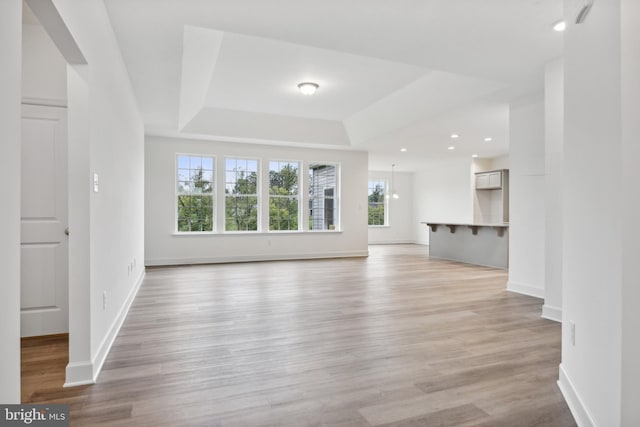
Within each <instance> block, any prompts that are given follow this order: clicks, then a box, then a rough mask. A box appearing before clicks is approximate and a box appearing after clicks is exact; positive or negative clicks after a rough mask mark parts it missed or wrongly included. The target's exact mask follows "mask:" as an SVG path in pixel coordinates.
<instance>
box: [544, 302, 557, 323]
mask: <svg viewBox="0 0 640 427" xmlns="http://www.w3.org/2000/svg"><path fill="white" fill-rule="evenodd" d="M542 317H543V318H545V319H549V320H554V321H556V322H562V308H560V307H555V306H553V305H548V304H545V305H543V306H542Z"/></svg>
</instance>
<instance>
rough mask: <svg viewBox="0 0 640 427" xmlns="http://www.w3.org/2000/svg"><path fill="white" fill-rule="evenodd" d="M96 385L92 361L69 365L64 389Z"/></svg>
mask: <svg viewBox="0 0 640 427" xmlns="http://www.w3.org/2000/svg"><path fill="white" fill-rule="evenodd" d="M95 383H96V382H95V380H94V378H93V363H91V362H90V361H87V362H71V363H69V364H68V365H67V370H66V373H65V382H64V385H63V387H76V386H79V385H87V384H95Z"/></svg>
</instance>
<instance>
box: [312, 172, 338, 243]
mask: <svg viewBox="0 0 640 427" xmlns="http://www.w3.org/2000/svg"><path fill="white" fill-rule="evenodd" d="M312 166H333V167H335V170H336V172H335V175H336V180H335V187H327V186H322V196H321V197H319V198H321V199H322V200H323V206H324V200H325V196H324V195H325V194H326V190H327V189H333V197H332V198H331V199H332V200H333V211H334V212H335V215H334V219H333V226H334V228H333V229H331V228H322V229H314V228H312V227H310V225H309V224H310V223H312V221H313V217H312V211H313V209H312V206H313V198H312V197H311V187H312V184H313V182H312V178H311V176H310V173H309V172H310V170H311V167H312ZM341 167H342V165H341V163H340V162H335V161H308V162H305V165H304V168H305V169H304V170H305V172H304V174H305V177H304V179H305V181H306V185H305V188H304V191H305V195H304V197H305V199H306V202H307V203H306V204H305V208H306V209H307V210H305V217H304V219H303V222H304V227H308V228H307V229H306V231H309V232H313V233H316V232H317V233H335V232H341V231H342V223H341V219H342V218H341V217H342V215H341V210H342V203H341V200H340V199H341V191H342V182H341V177H342V171H341Z"/></svg>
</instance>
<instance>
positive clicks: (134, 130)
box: [54, 0, 144, 383]
mask: <svg viewBox="0 0 640 427" xmlns="http://www.w3.org/2000/svg"><path fill="white" fill-rule="evenodd" d="M54 4H55V6H56V7H57V9H58V11H59V13H60V16H61V17H62V19H63V21H64V23H65V24H66V26H67V27H68V29H69V30H70V32H71V34H72V35H73V38H74V39H75V41H76V43H77V44H78V46H79V48H80V50H81V51H82V53H83V54H84V57H85V58H86V60H87V62H88V65H87V66H86V70H84V73H86V76H85V82H86V83H85V84H87V85H88V86H87V88H86V89H85V90H86V91H88V124H89V127H88V130H87V131H88V141H87V142H86V143H88V144H89V163H90V164H89V165H88V170H89V171H91V172H95V173H98V174H99V181H100V190H99V192H98V193H94V192H92V191H91V190H92V184H91V182H90V181H89V182H85V187H84V188H85V191H86V192H90V198H89V212H90V217H89V236H90V240H89V245H90V247H89V248H88V253H89V265H90V277H89V280H90V284H89V287H90V294H89V298H90V311H89V312H88V314H89V316H90V318H89V319H74V318H73V317H72V318H71V319H70V323H71V322H74V321H77V322H85V323H86V322H88V323H89V324H90V343H79V342H77V341H74V340H73V339H72V341H71V344H72V345H85V346H86V345H89V346H90V352H89V353H90V355H91V360H89V361H82V360H70V362H71V363H70V365H69V367H68V369H67V380H68V382H69V378H70V377H72V378H73V380H72V381H71V382H72V383H73V382H78V383H79V382H83V381H91V380H93V379H95V377H96V375H97V373H98V372H99V369H100V367H101V365H102V363H103V361H104V358H105V357H106V354H107V351H108V349H109V347H110V344H111V342H112V340H113V339H114V338H115V334H116V333H117V330H118V328H119V326H120V323H121V321H122V320H123V317H124V315H125V314H126V311H127V308H128V304H129V303H130V301H131V300H132V298H133V296H134V294H135V291H136V290H137V286H138V285H139V283H140V282H141V279H142V277H143V273H144V268H143V260H144V129H143V124H142V121H141V119H140V115H139V112H138V109H137V106H136V102H135V99H134V97H133V92H132V90H131V85H130V82H129V78H128V74H127V72H126V69H125V67H124V63H123V60H122V57H121V55H120V51H119V49H118V45H117V43H116V40H115V36H114V34H113V31H112V28H111V25H110V22H109V18H108V15H107V12H106V9H105V6H104V3H103V2H102V1H100V0H89V1H83V2H81V3H78V2H76V1H74V0H55V1H54ZM78 79H79V80H77V81H78V85H79V86H80V87H76V88H69V90H70V91H72V90H74V91H75V90H76V89H77V90H79V91H80V92H82V90H83V89H82V87H81V86H82V83H81V81H82V78H81V77H78ZM69 81H70V82H73V81H74V80H73V79H70V80H69ZM73 114H74V112H72V111H70V112H69V115H70V117H72V116H73ZM69 127H70V131H71V130H72V128H73V127H74V124H73V123H70V126H69ZM71 158H72V157H70V159H71ZM83 174H85V176H86V169H85V172H83ZM70 228H71V230H72V233H73V224H70ZM134 260H135V261H136V266H135V268H133V271H130V266H131V264H132V263H133V261H134ZM103 292H106V293H107V307H106V309H103ZM73 304H86V301H74V300H71V301H70V305H73ZM71 313H72V314H73V310H72V311H71ZM74 343H75V344H74ZM70 354H71V355H73V354H86V352H74V351H73V350H72V351H70ZM74 363H76V365H74ZM87 366H89V367H90V371H91V375H92V377H93V378H83V376H86V367H87ZM75 367H78V371H77V372H74V369H75ZM76 374H77V375H76Z"/></svg>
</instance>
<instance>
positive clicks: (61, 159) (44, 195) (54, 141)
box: [16, 105, 69, 337]
mask: <svg viewBox="0 0 640 427" xmlns="http://www.w3.org/2000/svg"><path fill="white" fill-rule="evenodd" d="M66 122H67V118H66V109H65V108H59V107H46V106H35V105H23V106H22V239H21V240H22V241H21V260H20V264H21V265H20V267H21V293H20V300H21V301H20V302H21V305H20V307H21V310H20V320H21V326H20V327H21V334H22V336H23V337H29V336H37V335H49V334H59V333H65V332H68V331H69V309H68V306H69V298H68V292H69V291H68V261H67V258H68V249H67V248H68V243H67V236H66V235H65V230H66V227H67V135H66V128H67V126H66ZM16 160H17V159H16Z"/></svg>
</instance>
